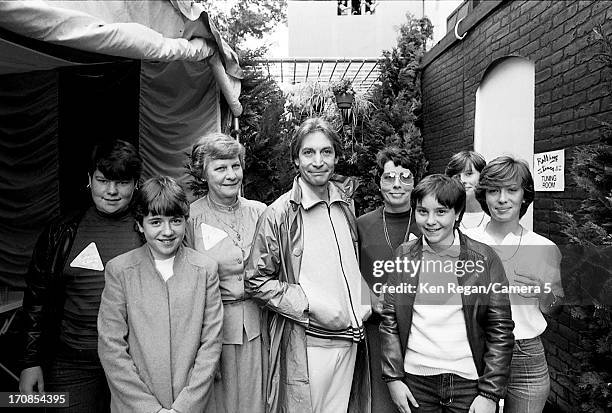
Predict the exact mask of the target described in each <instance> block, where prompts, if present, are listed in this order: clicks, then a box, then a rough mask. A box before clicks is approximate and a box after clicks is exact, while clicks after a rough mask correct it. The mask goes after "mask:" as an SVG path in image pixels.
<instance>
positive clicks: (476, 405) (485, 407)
mask: <svg viewBox="0 0 612 413" xmlns="http://www.w3.org/2000/svg"><path fill="white" fill-rule="evenodd" d="M496 407H497V403H495V402H494V401H493V400H491V399H487V398H486V397H483V396H480V395H479V396H476V398H475V399H474V401H473V402H472V404H471V405H470V410H469V413H495V409H496Z"/></svg>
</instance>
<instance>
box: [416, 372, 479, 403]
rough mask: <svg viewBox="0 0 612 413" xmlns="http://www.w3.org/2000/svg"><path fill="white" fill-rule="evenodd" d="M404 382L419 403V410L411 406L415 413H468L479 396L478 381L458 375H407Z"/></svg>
mask: <svg viewBox="0 0 612 413" xmlns="http://www.w3.org/2000/svg"><path fill="white" fill-rule="evenodd" d="M404 382H405V383H406V384H407V385H408V388H409V389H410V391H411V392H412V395H413V396H414V398H415V399H416V401H417V402H418V403H419V407H418V408H415V407H414V406H410V409H411V410H412V412H415V413H467V412H468V411H469V409H470V405H471V404H472V402H473V401H474V399H475V398H476V396H478V381H477V380H468V379H465V378H463V377H461V376H458V375H456V374H450V373H445V374H437V375H435V376H415V375H413V374H407V375H406V377H405V378H404Z"/></svg>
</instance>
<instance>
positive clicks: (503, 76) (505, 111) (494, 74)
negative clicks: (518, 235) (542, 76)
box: [474, 56, 535, 229]
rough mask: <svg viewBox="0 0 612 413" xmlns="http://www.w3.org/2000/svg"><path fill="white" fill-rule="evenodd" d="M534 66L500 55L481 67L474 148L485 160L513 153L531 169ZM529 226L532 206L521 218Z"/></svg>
mask: <svg viewBox="0 0 612 413" xmlns="http://www.w3.org/2000/svg"><path fill="white" fill-rule="evenodd" d="M534 102H535V66H534V64H533V63H531V62H530V61H529V60H527V59H524V58H522V57H516V56H511V57H504V58H501V59H499V60H496V61H494V62H493V63H491V65H490V66H489V67H488V68H487V70H486V71H485V74H484V75H483V78H482V81H481V82H480V86H479V87H478V90H477V91H476V112H475V121H474V150H475V151H477V152H480V153H481V154H482V155H483V156H484V157H485V159H486V160H487V161H489V160H491V159H493V158H495V157H497V156H500V155H513V156H515V157H519V158H522V159H524V160H526V161H527V162H528V163H529V167H530V169H531V171H532V173H533V134H534V116H535V103H534ZM521 223H522V224H523V225H524V226H525V227H526V228H529V229H532V228H533V207H529V210H528V211H527V213H526V214H525V216H523V219H521Z"/></svg>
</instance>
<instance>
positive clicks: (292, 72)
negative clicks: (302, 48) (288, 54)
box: [255, 57, 380, 93]
mask: <svg viewBox="0 0 612 413" xmlns="http://www.w3.org/2000/svg"><path fill="white" fill-rule="evenodd" d="M255 67H256V68H258V69H260V70H262V71H263V73H264V74H266V75H267V76H269V77H270V78H272V79H274V80H275V81H276V82H277V83H279V84H281V85H286V86H288V85H296V84H300V83H308V82H320V83H331V82H336V81H339V80H342V79H348V80H350V81H351V82H352V83H353V89H355V91H356V92H358V93H368V92H369V91H370V90H371V88H372V86H373V85H375V84H376V83H378V82H379V77H380V58H378V57H353V58H338V59H334V58H329V57H302V58H297V57H296V58H275V59H258V60H255Z"/></svg>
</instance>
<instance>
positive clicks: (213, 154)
mask: <svg viewBox="0 0 612 413" xmlns="http://www.w3.org/2000/svg"><path fill="white" fill-rule="evenodd" d="M244 152H245V150H244V146H242V145H241V144H240V142H238V141H237V140H236V139H234V138H232V137H231V136H228V135H226V134H224V133H220V132H215V133H211V134H208V135H204V136H202V137H201V138H200V139H199V140H198V142H197V143H196V144H195V145H193V150H192V151H191V161H190V163H189V165H188V169H189V173H190V175H191V176H193V177H196V178H198V179H199V180H202V181H203V180H204V175H203V174H204V169H206V166H207V165H208V163H209V162H210V161H212V160H214V159H234V158H238V160H239V161H240V165H241V166H242V168H244Z"/></svg>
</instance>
